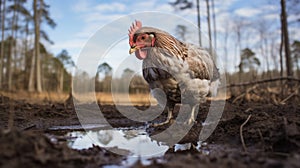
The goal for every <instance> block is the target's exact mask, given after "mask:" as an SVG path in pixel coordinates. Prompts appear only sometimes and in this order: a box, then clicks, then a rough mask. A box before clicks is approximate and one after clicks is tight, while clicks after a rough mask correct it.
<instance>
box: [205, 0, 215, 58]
mask: <svg viewBox="0 0 300 168" xmlns="http://www.w3.org/2000/svg"><path fill="white" fill-rule="evenodd" d="M206 10H207V28H208V38H209V52H210V54H212V55H213V52H212V47H211V44H212V43H211V27H210V10H209V1H208V0H206ZM214 60H215V59H214Z"/></svg>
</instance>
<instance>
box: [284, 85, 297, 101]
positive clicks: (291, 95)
mask: <svg viewBox="0 0 300 168" xmlns="http://www.w3.org/2000/svg"><path fill="white" fill-rule="evenodd" d="M299 88H300V86H298V87H297V88H296V90H295V92H293V93H292V94H290V95H289V96H288V97H286V98H285V99H283V100H282V101H281V102H280V104H285V102H286V101H288V100H289V99H290V98H292V97H293V96H295V95H297V94H298V89H299Z"/></svg>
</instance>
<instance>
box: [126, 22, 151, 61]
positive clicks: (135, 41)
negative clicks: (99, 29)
mask: <svg viewBox="0 0 300 168" xmlns="http://www.w3.org/2000/svg"><path fill="white" fill-rule="evenodd" d="M128 31H129V34H128V35H129V45H130V50H129V54H132V53H133V52H135V55H136V57H137V58H138V59H145V58H147V55H148V50H149V48H150V47H154V45H155V33H154V32H152V31H151V29H149V28H147V27H143V28H142V22H140V21H135V23H132V26H131V27H130V29H129V30H128Z"/></svg>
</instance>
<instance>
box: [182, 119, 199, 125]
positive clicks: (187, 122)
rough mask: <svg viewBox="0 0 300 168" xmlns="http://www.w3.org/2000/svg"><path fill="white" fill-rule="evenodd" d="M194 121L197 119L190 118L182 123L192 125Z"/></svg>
mask: <svg viewBox="0 0 300 168" xmlns="http://www.w3.org/2000/svg"><path fill="white" fill-rule="evenodd" d="M196 123H197V121H196V120H195V119H194V118H190V119H188V120H187V121H186V122H184V124H187V125H192V124H196Z"/></svg>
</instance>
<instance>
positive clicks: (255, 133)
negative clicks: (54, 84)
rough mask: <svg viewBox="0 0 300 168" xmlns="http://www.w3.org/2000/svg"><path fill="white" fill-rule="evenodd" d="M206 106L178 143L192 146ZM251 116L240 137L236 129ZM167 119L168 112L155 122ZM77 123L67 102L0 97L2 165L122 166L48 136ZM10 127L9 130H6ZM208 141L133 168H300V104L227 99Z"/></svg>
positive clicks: (106, 109) (114, 114)
mask: <svg viewBox="0 0 300 168" xmlns="http://www.w3.org/2000/svg"><path fill="white" fill-rule="evenodd" d="M82 106H85V105H82ZM100 108H101V111H102V113H103V114H104V117H105V118H106V119H107V120H108V121H109V123H110V124H111V125H112V126H113V127H116V128H118V127H132V128H133V127H139V126H144V125H145V123H142V122H135V121H132V120H130V119H127V118H126V117H125V116H124V115H122V114H121V113H119V112H118V110H117V109H116V107H115V106H113V105H100ZM124 108H128V107H126V106H124ZM138 108H140V109H147V107H144V106H140V107H138ZM177 108H178V107H177ZM208 108H209V103H207V104H203V105H201V107H200V109H199V113H198V116H197V120H198V121H200V122H198V123H197V124H195V125H194V126H193V128H192V129H191V130H190V132H189V133H188V134H187V135H186V136H185V137H184V138H183V139H182V143H184V142H189V141H190V142H195V139H196V138H195V137H197V136H198V132H199V130H200V129H201V124H200V123H201V121H203V120H204V119H205V117H206V112H205V111H207V109H208ZM175 111H176V109H175ZM177 111H178V110H177ZM249 115H251V117H250V119H249V120H248V122H247V123H246V124H245V125H244V126H243V131H242V134H241V133H240V127H241V125H242V124H243V123H244V122H245V121H246V120H247V118H248V117H249ZM165 117H166V112H165V113H163V115H162V116H160V117H158V118H157V119H156V121H162V120H164V118H165ZM78 124H80V123H79V121H78V118H77V115H76V112H75V109H74V106H73V105H72V104H71V103H51V102H44V103H41V104H30V103H27V102H26V101H20V100H11V99H9V98H7V97H3V96H2V97H0V128H1V130H0V151H1V152H0V167H102V166H105V165H120V166H121V167H122V161H124V160H125V159H126V157H125V156H121V155H117V154H114V153H112V152H109V151H108V150H105V149H103V148H100V147H97V146H94V147H92V148H89V149H84V150H75V149H70V148H69V147H68V146H67V144H66V142H64V141H60V143H57V142H56V141H53V140H52V139H51V138H49V136H48V135H49V134H51V130H49V128H51V127H53V126H59V125H64V126H65V125H78ZM9 125H10V126H13V127H12V128H11V129H8V127H9ZM164 129H165V128H164V127H160V128H155V129H154V128H152V129H151V128H150V129H149V133H150V134H156V133H158V132H160V131H162V130H164ZM61 134H62V135H63V134H64V132H62V133H61ZM241 136H243V139H244V147H243V144H242V141H241ZM206 142H207V145H206V146H205V148H206V149H207V150H209V153H203V152H201V151H200V152H199V151H197V150H195V149H191V150H185V151H177V152H174V149H172V148H170V149H169V150H168V151H167V152H166V154H165V155H164V156H162V157H160V158H152V159H151V164H149V165H143V164H142V163H141V162H136V163H135V164H134V165H132V166H131V167H256V168H257V167H300V162H299V159H300V105H299V104H298V103H292V102H290V103H286V104H282V105H275V104H268V103H259V102H239V103H238V104H237V103H233V101H232V100H231V99H229V100H227V101H226V105H225V109H224V112H223V115H222V118H221V120H220V122H219V124H218V126H217V128H216V129H215V131H214V132H213V134H212V135H211V136H210V137H209V138H208V139H207V140H206ZM161 160H163V161H161Z"/></svg>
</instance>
